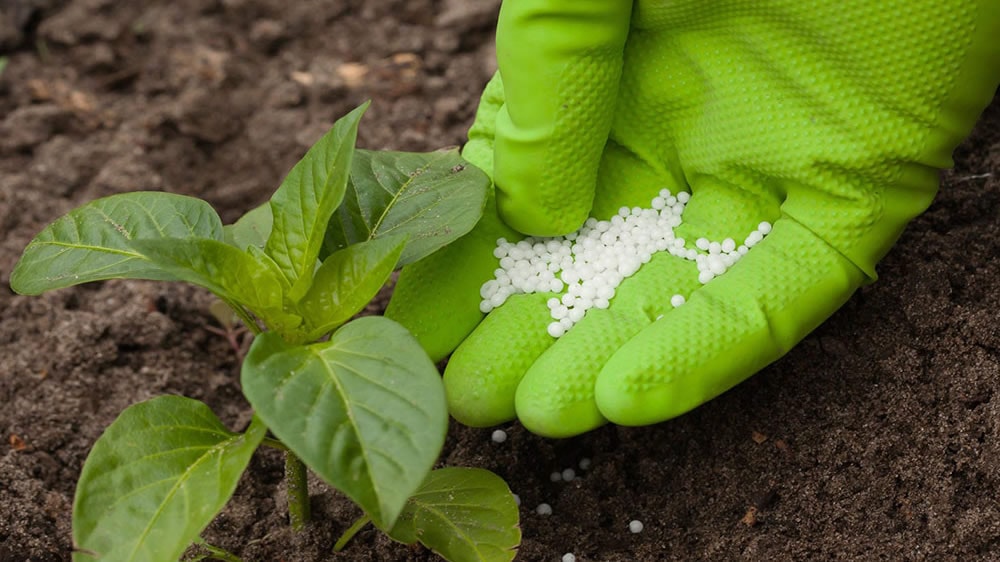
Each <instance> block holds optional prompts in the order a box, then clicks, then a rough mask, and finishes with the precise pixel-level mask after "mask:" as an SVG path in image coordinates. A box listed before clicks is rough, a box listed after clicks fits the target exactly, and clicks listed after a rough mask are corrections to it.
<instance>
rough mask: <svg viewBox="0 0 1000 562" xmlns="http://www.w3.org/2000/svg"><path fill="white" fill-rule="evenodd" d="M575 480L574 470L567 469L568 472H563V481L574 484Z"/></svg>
mask: <svg viewBox="0 0 1000 562" xmlns="http://www.w3.org/2000/svg"><path fill="white" fill-rule="evenodd" d="M574 478H576V471H575V470H573V469H572V468H567V469H566V470H564V471H562V479H563V480H565V481H567V482H572V481H573V479H574Z"/></svg>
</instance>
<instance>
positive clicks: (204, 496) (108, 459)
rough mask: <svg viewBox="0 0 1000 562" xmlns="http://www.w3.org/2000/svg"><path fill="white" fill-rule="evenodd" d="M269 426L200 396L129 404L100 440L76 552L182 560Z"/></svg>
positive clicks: (83, 493) (84, 487)
mask: <svg viewBox="0 0 1000 562" xmlns="http://www.w3.org/2000/svg"><path fill="white" fill-rule="evenodd" d="M266 432H267V428H266V427H265V426H264V424H262V423H261V422H260V420H258V419H256V418H255V419H254V421H253V423H251V424H250V428H249V429H248V430H247V432H246V433H245V434H237V433H232V432H230V431H229V430H227V429H226V427H225V426H223V425H222V423H221V422H220V421H219V419H218V418H217V417H215V414H213V413H212V411H211V410H210V409H209V408H208V406H206V405H205V404H202V403H201V402H198V401H197V400H191V399H189V398H182V397H180V396H161V397H159V398H154V399H152V400H149V401H147V402H142V403H139V404H136V405H134V406H131V407H129V408H128V409H126V410H125V411H124V412H122V413H121V415H120V416H118V419H116V420H115V421H114V423H112V424H111V425H110V426H109V427H108V429H107V430H106V431H105V432H104V435H102V436H101V437H100V439H98V440H97V443H96V444H95V445H94V448H93V449H92V450H91V451H90V455H89V456H88V457H87V461H86V463H85V464H84V466H83V473H82V474H81V475H80V481H79V482H78V483H77V488H76V498H75V500H74V503H73V543H74V545H75V546H76V547H77V552H75V553H74V554H73V560H75V561H84V560H98V559H99V560H101V561H102V562H113V561H119V560H126V561H140V560H149V561H162V560H177V559H178V558H179V557H180V556H181V554H182V553H183V552H184V550H185V549H186V548H187V546H188V545H189V544H190V543H191V542H192V541H195V540H197V538H198V534H199V533H201V531H202V530H203V529H204V528H205V527H206V526H207V525H208V524H209V522H211V520H212V518H213V517H215V515H216V514H217V513H218V512H219V511H220V510H221V509H222V507H223V506H224V505H225V504H226V502H227V501H228V500H229V497H230V496H232V494H233V491H234V490H235V489H236V485H237V483H238V482H239V480H240V476H241V475H242V474H243V471H244V470H245V469H246V467H247V464H248V463H249V462H250V457H251V456H252V455H253V452H254V450H256V448H257V445H259V444H260V442H261V440H262V439H263V438H264V434H265V433H266Z"/></svg>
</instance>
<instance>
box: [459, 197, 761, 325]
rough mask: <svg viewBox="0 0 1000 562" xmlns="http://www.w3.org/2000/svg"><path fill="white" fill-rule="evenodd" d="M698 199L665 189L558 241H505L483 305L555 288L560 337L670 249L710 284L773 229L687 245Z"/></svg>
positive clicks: (675, 301)
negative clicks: (686, 229) (690, 212)
mask: <svg viewBox="0 0 1000 562" xmlns="http://www.w3.org/2000/svg"><path fill="white" fill-rule="evenodd" d="M690 198H691V196H690V194H688V193H687V192H683V191H682V192H680V193H678V194H677V195H676V196H674V195H672V194H671V193H670V191H669V190H666V189H664V190H662V191H660V193H659V195H658V196H657V197H654V198H653V200H652V202H651V204H650V206H651V208H649V209H642V208H639V207H634V208H631V209H630V208H628V207H622V208H621V209H619V211H618V214H617V215H615V216H614V217H611V220H606V221H598V220H597V219H595V218H589V219H587V221H586V223H584V225H583V227H582V228H580V230H578V231H576V232H573V233H570V234H567V235H566V236H557V237H553V238H540V237H529V238H525V239H524V240H521V241H520V242H517V243H511V242H508V241H507V240H505V239H503V238H501V239H499V240H497V247H496V249H495V250H493V255H494V256H496V257H497V259H499V260H500V268H499V269H497V270H496V271H494V278H493V279H491V280H489V281H487V282H486V283H484V284H483V286H482V288H480V290H479V295H480V296H481V297H482V299H483V300H482V302H481V303H480V305H479V309H480V310H481V311H483V313H487V314H488V313H489V312H490V311H492V310H493V309H494V308H496V307H498V306H500V305H502V304H503V303H504V302H506V300H507V298H508V297H510V296H511V295H515V294H524V293H549V292H550V293H556V294H559V296H557V297H552V298H550V299H549V300H548V303H547V304H548V307H549V313H550V314H551V316H552V320H553V322H551V323H550V324H549V326H548V332H549V335H551V336H552V337H554V338H558V337H560V336H562V335H563V334H565V333H566V332H567V331H568V330H569V329H570V328H572V327H573V325H574V324H576V323H577V322H579V321H580V320H582V319H583V317H584V315H585V314H586V313H587V311H588V310H590V309H591V308H595V307H596V308H608V307H609V306H610V305H611V299H612V298H614V296H615V291H616V290H617V289H618V285H620V284H621V282H622V281H624V280H625V279H627V278H628V277H631V276H632V275H634V274H635V273H636V272H637V271H639V268H640V267H642V265H643V264H645V263H648V262H649V260H650V259H651V258H652V256H653V254H655V253H657V252H664V251H666V252H670V254H671V255H673V256H676V257H678V258H682V259H686V260H689V261H693V262H695V263H696V264H697V268H698V281H699V282H701V283H702V284H705V283H708V282H709V281H711V280H712V279H715V278H716V277H718V276H719V275H722V274H723V273H725V272H726V270H728V269H729V268H730V267H732V266H733V265H734V264H735V263H736V262H737V261H739V260H740V258H741V257H743V256H744V255H746V253H747V252H748V251H749V250H750V248H752V247H754V246H755V245H756V244H757V243H759V242H760V241H761V240H763V239H764V237H765V236H766V235H767V234H768V233H769V232H770V231H771V223H769V222H766V221H765V222H762V223H760V224H759V225H758V226H757V229H756V230H754V231H753V232H751V233H750V234H749V235H748V236H747V237H746V239H744V241H743V243H742V244H739V245H738V244H737V243H736V241H735V240H733V239H732V238H726V239H725V240H722V241H720V242H716V241H712V240H709V239H707V238H699V239H698V240H696V241H695V244H694V245H695V247H694V248H688V247H687V246H686V241H685V240H684V239H683V238H678V237H676V236H674V229H675V228H676V227H678V226H680V224H681V222H682V220H681V215H683V213H684V207H685V205H686V204H687V202H688V200H690ZM684 302H685V298H684V295H673V296H672V297H671V298H670V304H671V306H673V307H675V308H676V307H678V306H681V305H683V304H684Z"/></svg>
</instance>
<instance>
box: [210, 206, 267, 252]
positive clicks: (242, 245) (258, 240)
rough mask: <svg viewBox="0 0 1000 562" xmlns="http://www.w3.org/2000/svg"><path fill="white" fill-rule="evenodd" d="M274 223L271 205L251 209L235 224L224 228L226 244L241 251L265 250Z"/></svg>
mask: <svg viewBox="0 0 1000 562" xmlns="http://www.w3.org/2000/svg"><path fill="white" fill-rule="evenodd" d="M273 223H274V217H273V216H272V215H271V205H270V204H268V203H265V204H263V205H261V206H259V207H257V208H255V209H251V210H250V211H248V212H247V213H246V214H245V215H243V216H242V217H240V218H239V220H237V221H236V222H234V223H233V224H227V225H226V226H224V227H223V228H224V229H225V232H226V243H228V244H232V245H233V246H236V247H237V248H239V249H241V250H246V249H247V248H249V247H250V246H254V247H256V248H261V249H263V248H264V246H265V245H266V244H267V238H268V236H270V235H271V227H272V225H273Z"/></svg>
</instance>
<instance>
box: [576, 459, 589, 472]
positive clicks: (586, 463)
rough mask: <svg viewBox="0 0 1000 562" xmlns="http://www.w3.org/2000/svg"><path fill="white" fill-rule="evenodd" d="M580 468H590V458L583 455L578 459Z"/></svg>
mask: <svg viewBox="0 0 1000 562" xmlns="http://www.w3.org/2000/svg"><path fill="white" fill-rule="evenodd" d="M579 466H580V470H590V459H588V458H587V457H583V458H582V459H580V464H579Z"/></svg>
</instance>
